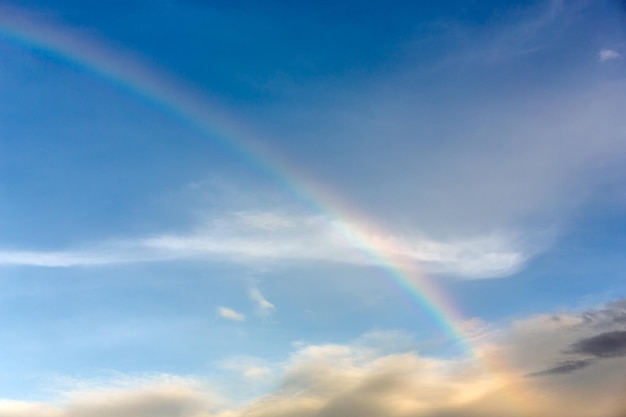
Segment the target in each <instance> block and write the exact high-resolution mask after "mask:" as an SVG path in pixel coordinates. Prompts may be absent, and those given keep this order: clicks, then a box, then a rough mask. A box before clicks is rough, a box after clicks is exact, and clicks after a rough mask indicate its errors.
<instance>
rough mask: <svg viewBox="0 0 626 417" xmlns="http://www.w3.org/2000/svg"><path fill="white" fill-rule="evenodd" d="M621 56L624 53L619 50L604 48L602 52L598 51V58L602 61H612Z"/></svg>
mask: <svg viewBox="0 0 626 417" xmlns="http://www.w3.org/2000/svg"><path fill="white" fill-rule="evenodd" d="M621 57H622V55H621V54H620V53H619V52H617V51H614V50H612V49H602V50H601V51H600V52H598V59H599V60H600V62H605V61H612V60H615V59H620V58H621Z"/></svg>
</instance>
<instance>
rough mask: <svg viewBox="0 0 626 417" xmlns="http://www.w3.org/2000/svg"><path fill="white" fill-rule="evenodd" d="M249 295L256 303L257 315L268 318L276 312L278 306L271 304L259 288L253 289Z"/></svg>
mask: <svg viewBox="0 0 626 417" xmlns="http://www.w3.org/2000/svg"><path fill="white" fill-rule="evenodd" d="M248 295H249V296H250V299H251V300H252V301H254V302H255V303H256V307H257V313H258V314H259V315H260V316H262V317H267V316H269V315H271V314H272V313H274V311H276V306H275V305H274V304H272V303H270V302H269V301H268V300H267V298H265V296H264V295H263V294H262V293H261V291H260V290H259V289H258V288H256V287H253V288H251V289H250V291H249V292H248Z"/></svg>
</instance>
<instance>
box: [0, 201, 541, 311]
mask: <svg viewBox="0 0 626 417" xmlns="http://www.w3.org/2000/svg"><path fill="white" fill-rule="evenodd" d="M527 240H528V239H525V238H524V237H522V236H517V235H515V234H514V233H495V232H494V233H489V234H487V235H482V236H474V237H469V238H466V239H463V240H454V239H449V240H446V241H437V240H433V239H430V238H427V237H423V236H419V235H411V234H410V233H407V234H406V235H405V236H402V235H400V234H395V235H394V234H389V233H387V232H384V231H381V230H378V229H377V228H375V227H372V226H366V225H363V224H359V223H357V222H350V221H348V220H338V219H330V218H327V217H323V216H303V215H294V214H288V213H275V212H235V213H228V214H225V215H222V216H221V217H217V218H213V219H212V220H210V221H208V222H207V223H206V224H204V225H203V226H202V227H198V228H196V229H194V230H191V231H189V232H187V233H179V234H173V233H172V234H162V235H156V236H152V237H146V238H141V239H128V240H123V241H117V242H112V243H107V244H101V245H98V246H94V247H91V248H85V249H80V250H69V251H55V252H35V251H28V252H27V251H0V265H30V266H44V267H73V266H97V265H105V264H115V263H128V262H148V261H168V260H176V259H204V260H213V261H226V262H235V263H247V262H251V261H256V262H258V261H265V262H270V263H276V262H294V261H311V260H321V261H329V262H340V263H350V264H357V265H373V264H379V263H381V262H383V263H384V262H385V261H384V260H383V259H386V260H387V261H391V262H394V263H399V264H405V265H412V266H417V267H419V268H422V269H424V270H426V271H429V272H434V273H445V274H451V275H457V276H462V277H470V278H482V277H494V276H505V275H509V274H511V273H513V272H515V271H517V270H518V269H519V268H520V267H521V266H522V265H523V263H524V262H525V261H526V259H527V258H528V257H529V256H531V255H532V254H534V252H535V251H537V248H534V249H532V250H531V249H530V245H529V242H527ZM372 253H375V255H372ZM250 296H251V297H252V298H253V300H254V301H255V302H256V303H257V304H258V306H259V309H260V311H262V312H264V314H266V313H269V312H270V311H271V310H272V306H271V303H269V302H268V301H267V300H265V299H264V298H263V297H262V296H261V294H260V293H259V292H258V290H257V291H256V292H252V293H251V295H250Z"/></svg>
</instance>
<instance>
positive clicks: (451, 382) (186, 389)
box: [0, 300, 626, 417]
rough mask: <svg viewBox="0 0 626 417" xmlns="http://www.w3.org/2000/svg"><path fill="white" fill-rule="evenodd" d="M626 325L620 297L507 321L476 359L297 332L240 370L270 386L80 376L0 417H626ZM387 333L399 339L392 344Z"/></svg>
mask: <svg viewBox="0 0 626 417" xmlns="http://www.w3.org/2000/svg"><path fill="white" fill-rule="evenodd" d="M625 328H626V301H624V300H621V301H617V302H613V303H610V304H607V305H606V306H604V307H602V308H598V309H594V310H589V311H585V312H576V313H561V314H550V315H536V316H532V317H528V318H524V319H519V320H516V321H514V322H512V323H511V324H510V325H509V326H508V327H506V328H501V329H499V330H493V331H490V332H487V333H485V334H483V335H481V337H479V338H478V339H477V340H478V341H477V342H476V357H475V358H440V357H434V356H432V355H425V354H420V353H419V352H418V351H416V350H411V349H410V348H407V346H408V344H406V343H405V342H406V335H403V334H401V333H400V332H377V333H375V334H373V335H365V336H364V337H362V338H359V339H357V340H355V341H353V342H352V343H347V344H321V345H319V344H318V345H308V344H306V343H304V342H300V343H298V344H297V347H296V350H295V351H294V352H293V353H292V354H291V355H290V356H289V358H287V359H286V360H284V361H282V362H280V363H274V364H271V363H264V365H263V372H257V373H256V374H255V375H253V377H252V378H247V379H242V383H248V384H259V383H263V381H262V379H263V378H264V377H268V378H269V375H279V376H278V380H277V381H278V382H277V383H276V384H274V385H273V388H272V389H270V390H269V392H267V393H266V394H264V395H261V396H259V397H256V398H253V399H251V400H244V401H239V402H234V401H230V402H229V401H225V400H223V399H220V398H221V397H220V395H218V394H217V393H216V390H215V389H213V388H208V385H207V384H203V383H200V382H199V381H200V379H198V380H195V379H193V378H182V377H168V378H164V377H163V376H162V375H161V376H159V378H154V379H150V378H143V379H141V378H140V379H137V381H138V382H137V383H132V384H129V383H127V382H125V383H124V384H117V385H116V384H110V385H111V386H112V388H111V387H109V388H107V387H106V384H105V386H103V385H102V384H99V385H98V384H96V385H91V386H90V385H88V384H87V385H82V386H81V388H80V389H76V388H74V389H67V390H66V391H63V392H61V394H60V398H59V400H58V401H57V402H54V403H29V402H17V401H2V402H0V416H3V417H26V416H35V415H36V416H41V417H104V416H107V417H108V416H113V415H114V416H116V417H161V416H163V417H313V416H315V417H349V416H358V417H383V416H384V417H417V416H425V417H453V416H454V417H479V416H480V417H502V416H507V417H531V416H533V417H534V416H541V417H562V416H565V415H567V416H568V417H624V415H625V414H624V412H625V411H626V403H625V402H624V400H623V398H624V395H623V394H624V390H625V389H626V374H624V369H626V336H625V335H626V332H625V330H626V329H625ZM394 341H399V342H402V343H399V345H403V346H405V347H403V348H401V349H400V350H396V351H394V349H393V344H394ZM240 359H241V358H239V359H236V358H233V360H232V362H231V363H230V365H229V366H231V367H233V366H235V367H236V364H237V363H238V362H240ZM248 362H249V363H251V364H254V363H255V362H254V361H253V360H252V359H251V358H248V359H247V362H246V364H247V363H248ZM246 364H243V365H246ZM243 365H242V367H241V370H244V371H245V370H248V369H252V368H251V367H250V366H247V365H246V366H243ZM248 365H249V364H248ZM257 365H258V364H257ZM257 368H258V369H261V368H259V366H257ZM237 369H239V368H237ZM255 369H256V368H255ZM215 382H217V383H215ZM213 386H214V387H218V386H219V381H214V384H213Z"/></svg>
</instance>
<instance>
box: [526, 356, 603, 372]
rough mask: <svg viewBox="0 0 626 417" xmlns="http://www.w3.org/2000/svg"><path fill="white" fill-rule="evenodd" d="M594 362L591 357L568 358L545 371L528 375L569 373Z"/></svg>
mask: <svg viewBox="0 0 626 417" xmlns="http://www.w3.org/2000/svg"><path fill="white" fill-rule="evenodd" d="M592 363H593V362H592V361H591V360H589V359H576V360H568V361H564V362H561V363H559V364H557V365H556V366H554V367H553V368H550V369H546V370H544V371H539V372H533V373H530V374H528V376H546V375H561V374H569V373H570V372H574V371H577V370H579V369H583V368H586V367H587V366H589V365H591V364H592Z"/></svg>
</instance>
